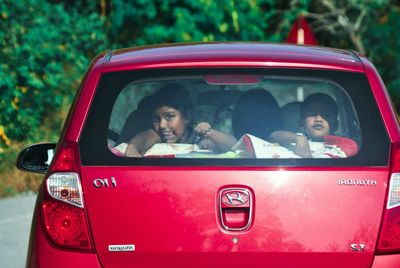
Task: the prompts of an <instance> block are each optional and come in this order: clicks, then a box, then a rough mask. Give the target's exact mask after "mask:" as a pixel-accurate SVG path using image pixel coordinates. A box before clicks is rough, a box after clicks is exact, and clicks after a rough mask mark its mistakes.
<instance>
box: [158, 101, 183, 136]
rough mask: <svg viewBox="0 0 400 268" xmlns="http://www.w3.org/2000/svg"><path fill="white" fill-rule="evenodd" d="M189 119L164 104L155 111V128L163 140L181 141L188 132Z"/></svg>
mask: <svg viewBox="0 0 400 268" xmlns="http://www.w3.org/2000/svg"><path fill="white" fill-rule="evenodd" d="M187 123H188V121H187V120H186V119H185V118H184V116H183V115H182V113H181V112H180V111H179V110H177V109H175V108H173V107H170V106H162V107H160V108H158V109H157V110H156V111H155V112H154V117H153V129H154V130H155V131H156V132H157V133H158V135H159V136H160V138H161V141H162V142H166V143H179V142H181V141H182V140H183V139H184V138H185V136H186V135H187V133H186V126H187Z"/></svg>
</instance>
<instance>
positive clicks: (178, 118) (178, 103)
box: [125, 84, 236, 157]
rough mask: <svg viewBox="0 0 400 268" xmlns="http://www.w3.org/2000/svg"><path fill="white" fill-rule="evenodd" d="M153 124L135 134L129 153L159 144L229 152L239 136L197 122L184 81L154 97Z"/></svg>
mask: <svg viewBox="0 0 400 268" xmlns="http://www.w3.org/2000/svg"><path fill="white" fill-rule="evenodd" d="M146 109H147V111H148V112H149V113H151V115H152V122H151V125H152V127H151V128H149V129H147V130H145V131H143V132H141V133H139V134H137V135H135V136H134V137H133V138H132V139H131V140H130V141H129V144H128V147H127V149H126V151H125V155H126V156H129V157H142V156H143V155H144V154H145V153H146V152H147V150H148V149H150V148H151V147H152V146H153V145H154V144H156V143H186V144H194V143H196V144H197V145H198V146H199V147H200V148H201V149H212V150H214V151H216V152H225V151H228V150H229V149H230V148H231V147H232V146H233V145H234V144H235V143H236V139H235V138H234V137H232V136H230V135H228V134H226V133H223V132H221V131H218V130H215V129H213V128H211V126H210V124H209V123H207V122H201V123H199V124H197V125H194V124H193V122H194V120H193V114H192V102H191V100H190V94H189V92H188V91H187V90H186V89H185V88H184V87H183V86H182V85H180V84H170V85H167V86H164V87H163V88H161V89H160V90H159V91H157V92H156V93H155V94H154V95H152V96H151V97H150V100H149V104H148V107H147V108H146Z"/></svg>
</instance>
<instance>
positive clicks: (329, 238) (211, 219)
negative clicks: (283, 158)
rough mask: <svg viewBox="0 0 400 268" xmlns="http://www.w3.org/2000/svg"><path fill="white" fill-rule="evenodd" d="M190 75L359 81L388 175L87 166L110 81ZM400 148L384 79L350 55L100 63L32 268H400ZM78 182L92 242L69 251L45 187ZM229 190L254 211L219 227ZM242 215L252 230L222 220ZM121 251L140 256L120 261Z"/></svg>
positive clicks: (189, 51) (341, 169) (73, 125)
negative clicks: (300, 74)
mask: <svg viewBox="0 0 400 268" xmlns="http://www.w3.org/2000/svg"><path fill="white" fill-rule="evenodd" d="M186 68H191V69H196V68H197V69H201V68H208V69H210V68H211V69H212V68H232V69H234V68H246V69H257V68H267V69H275V68H277V69H290V70H291V69H296V70H297V69H302V70H333V71H341V72H346V73H358V74H362V75H364V76H365V77H366V80H367V81H368V82H369V85H370V88H371V92H372V96H373V98H374V100H375V102H376V105H377V107H378V111H379V116H378V117H380V118H381V119H380V120H382V122H383V126H384V130H385V131H386V133H387V139H388V142H389V143H388V146H389V148H388V150H387V151H388V152H390V153H388V154H386V156H385V157H384V159H383V160H382V161H383V164H380V165H375V164H372V165H356V164H352V165H349V166H346V165H344V166H340V165H336V164H334V165H332V166H331V165H326V164H325V165H321V166H318V165H314V164H313V165H298V166H297V165H276V166H274V165H273V164H272V165H259V164H255V165H240V164H239V165H230V166H227V165H221V166H219V165H211V164H210V165H207V164H201V165H176V166H174V165H172V166H171V165H162V164H161V165H158V164H156V165H146V164H141V165H109V166H107V165H95V164H85V163H82V161H81V157H82V156H81V153H80V151H81V149H80V148H79V141H80V140H81V137H82V133H83V132H84V126H85V122H86V120H87V118H88V114H89V113H90V108H91V106H92V103H93V100H94V96H95V93H96V90H97V88H98V85H99V81H100V80H101V77H102V76H104V75H106V74H108V73H115V72H125V71H135V70H163V69H174V70H182V69H186ZM360 98H363V95H362V94H361V93H360ZM399 142H400V129H399V126H398V122H397V116H396V113H395V111H394V110H393V108H392V105H391V102H390V98H389V95H388V93H387V91H386V89H385V86H384V84H383V82H382V80H381V78H380V77H379V75H378V73H377V71H376V69H375V68H374V66H373V65H372V64H371V63H370V62H369V61H368V60H367V59H366V58H364V57H360V56H358V55H356V54H355V53H353V52H348V51H342V50H336V49H328V48H321V47H306V46H294V45H278V44H257V43H226V44H224V43H221V44H187V45H169V46H156V47H144V48H133V49H125V50H117V51H112V52H111V51H110V52H105V53H102V54H100V55H99V56H98V57H96V58H95V59H94V61H93V63H92V64H91V66H90V68H89V70H88V72H87V74H86V77H85V79H84V81H83V83H82V85H81V88H80V90H79V93H78V94H77V97H76V100H75V102H74V105H73V107H72V109H71V112H70V115H69V119H68V121H67V123H66V125H65V129H64V133H63V135H62V138H61V139H60V141H59V143H58V147H57V152H56V154H55V157H54V160H53V161H52V164H51V166H50V168H49V171H48V172H47V175H46V177H45V179H44V182H43V185H42V187H41V188H40V191H39V195H38V200H37V205H36V209H35V214H34V218H33V225H32V230H31V239H30V245H29V252H28V257H27V267H42V268H43V267H189V266H190V267H218V266H224V267H229V266H247V267H352V268H354V267H374V268H380V267H385V268H387V267H400V254H399V253H400V243H399V242H397V245H398V246H397V247H396V245H394V246H388V247H385V246H384V245H386V244H384V243H385V242H382V241H383V240H384V239H385V233H384V232H385V231H387V230H389V231H390V232H392V233H394V234H398V233H399V232H400V230H393V228H396V226H395V227H393V226H394V225H396V224H394V223H393V222H397V221H399V220H400V213H399V212H398V211H397V209H398V208H388V207H387V203H388V199H389V197H388V195H389V185H390V179H391V177H392V175H393V174H394V173H396V172H399V170H400V165H399V159H398V157H399V156H400V154H399V153H400V147H399V145H400V143H399ZM65 159H66V160H65ZM63 161H64V162H63ZM70 171H73V172H76V173H77V174H78V176H79V181H80V183H81V189H82V200H83V206H81V207H78V208H76V207H75V208H74V209H76V210H79V211H78V212H71V213H72V214H71V215H72V216H73V217H75V216H76V215H78V216H79V215H80V216H79V217H81V220H79V221H81V222H80V225H79V226H80V227H76V228H82V229H84V230H83V231H80V233H79V235H78V236H86V237H87V239H86V240H85V241H86V242H84V243H82V242H80V246H72V247H70V246H68V245H67V246H63V245H62V242H59V241H62V239H60V240H58V238H57V237H60V236H63V234H62V233H59V234H54V233H51V232H52V231H51V230H52V229H51V228H52V227H51V225H52V224H57V223H54V222H52V221H55V222H57V221H61V223H60V224H61V225H63V224H65V225H66V228H68V226H67V225H68V222H67V221H65V219H57V218H55V216H46V215H45V213H46V212H44V211H46V209H47V210H48V211H51V213H62V212H63V211H69V209H70V208H69V207H70V205H69V204H61V205H60V207H57V208H56V207H51V206H52V205H51V204H50V203H51V202H58V201H54V199H53V198H52V197H51V196H50V194H49V188H48V187H46V179H47V178H48V177H49V176H50V175H51V174H53V173H57V172H70ZM96 180H97V181H96ZM113 180H115V181H113ZM226 189H241V190H246V191H248V192H247V194H246V198H247V197H248V198H251V199H252V202H253V203H252V207H250V208H249V210H246V209H248V208H243V210H240V211H236V212H233V213H231V214H229V213H228V214H226V215H222V214H221V213H222V212H221V211H223V208H221V204H222V203H221V200H220V195H221V194H223V193H221V191H224V190H226ZM235 194H236V195H237V197H238V198H239V197H240V193H237V192H235ZM47 202H50V203H47ZM60 203H61V202H60ZM62 206H65V208H64V207H62ZM57 211H58V212H57ZM71 211H72V210H71ZM243 211H244V212H243ZM240 213H242V214H243V213H244V215H245V216H244V217H245V218H246V217H249V215H251V217H252V218H251V220H250V221H249V226H247V227H246V228H242V229H240V228H239V230H236V229H235V228H233V230H229V228H228V229H227V228H224V227H223V225H224V222H223V221H224V220H226V221H232V223H231V226H233V227H235V226H243V224H242V221H243V218H241V216H238V218H235V217H236V215H239V214H240ZM71 215H67V216H65V217H72V216H71ZM78 216H76V217H78ZM46 217H47V218H46ZM224 217H225V218H224ZM230 217H231V218H230ZM232 218H235V219H232ZM82 219H83V220H82ZM246 219H247V218H246ZM397 228H400V227H398V226H397ZM49 230H50V231H49ZM49 232H50V233H49ZM59 232H62V231H59ZM74 239H78V240H79V239H80V238H74ZM393 239H394V240H395V239H396V238H393ZM399 239H400V237H399ZM394 243H395V242H394ZM78 244H79V243H78ZM382 244H384V245H383V246H382ZM110 245H111V248H110ZM113 245H114V246H118V245H120V246H125V247H128V246H131V247H134V249H133V250H130V251H124V250H120V251H113V248H112V246H113ZM120 249H122V248H120Z"/></svg>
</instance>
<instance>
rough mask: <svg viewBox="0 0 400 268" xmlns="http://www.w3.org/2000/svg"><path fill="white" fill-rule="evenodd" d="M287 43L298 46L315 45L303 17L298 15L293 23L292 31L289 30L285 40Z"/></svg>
mask: <svg viewBox="0 0 400 268" xmlns="http://www.w3.org/2000/svg"><path fill="white" fill-rule="evenodd" d="M286 42H288V43H295V44H299V45H317V44H318V43H317V40H316V39H315V36H314V34H313V32H312V31H311V28H310V26H308V24H307V21H306V20H305V19H304V17H303V15H300V16H299V17H298V18H297V20H296V21H295V22H294V24H293V26H292V29H290V32H289V35H288V37H287V39H286Z"/></svg>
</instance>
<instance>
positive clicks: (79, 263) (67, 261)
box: [26, 213, 102, 268]
mask: <svg viewBox="0 0 400 268" xmlns="http://www.w3.org/2000/svg"><path fill="white" fill-rule="evenodd" d="M35 214H36V213H35ZM26 267H32V268H36V267H37V268H39V267H40V268H51V267H57V268H71V267H87V268H100V267H102V266H101V265H100V262H99V260H98V259H97V255H96V254H94V253H80V252H74V251H68V250H60V249H57V248H56V247H54V246H52V245H51V244H50V243H49V242H48V240H47V239H46V237H45V235H44V233H43V228H42V224H41V220H40V217H39V216H38V215H37V214H36V215H34V219H33V224H32V229H31V237H30V241H29V248H28V256H27V260H26Z"/></svg>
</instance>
